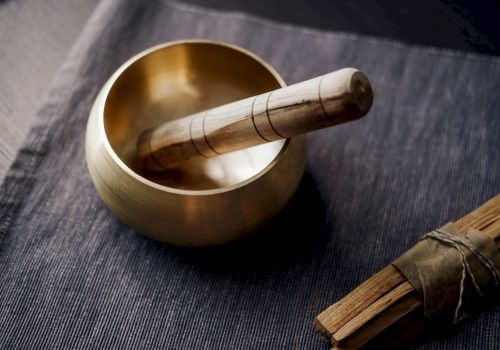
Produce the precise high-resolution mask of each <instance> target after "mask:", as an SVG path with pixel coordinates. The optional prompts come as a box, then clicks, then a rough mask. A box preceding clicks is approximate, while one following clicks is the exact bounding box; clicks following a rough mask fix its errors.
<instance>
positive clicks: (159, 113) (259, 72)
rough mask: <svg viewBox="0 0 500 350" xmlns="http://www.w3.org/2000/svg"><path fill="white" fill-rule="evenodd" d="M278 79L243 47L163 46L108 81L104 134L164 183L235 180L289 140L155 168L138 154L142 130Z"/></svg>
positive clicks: (129, 160) (190, 185) (127, 159)
mask: <svg viewBox="0 0 500 350" xmlns="http://www.w3.org/2000/svg"><path fill="white" fill-rule="evenodd" d="M279 87H281V86H280V83H279V81H278V78H277V76H275V75H274V74H273V73H272V72H271V71H270V70H268V69H267V68H266V67H265V66H264V65H263V64H262V63H260V62H259V61H258V59H256V58H253V57H252V56H250V55H248V54H246V53H245V52H243V51H240V50H238V49H234V48H231V47H229V46H225V45H221V44H215V43H208V42H184V43H178V44H174V45H170V46H166V47H162V48H160V49H158V50H155V51H153V52H151V53H149V54H147V55H145V56H143V57H141V58H140V59H138V60H137V61H135V62H133V63H132V64H131V65H130V66H129V67H128V68H126V70H125V71H124V72H123V73H122V74H121V75H120V76H119V77H118V78H117V79H116V81H115V82H114V83H113V85H112V86H111V89H110V91H109V94H108V96H107V97H106V102H105V107H104V128H105V132H106V136H107V138H108V141H109V143H110V144H111V147H112V148H113V150H114V151H115V153H116V154H117V155H118V157H120V159H121V160H122V161H123V162H124V163H125V164H126V165H127V166H128V167H129V168H130V169H132V170H133V171H134V172H136V173H137V174H139V175H140V176H143V177H145V178H148V179H149V180H151V181H154V182H156V183H158V184H160V185H164V186H168V187H174V188H180V189H187V190H206V189H216V188H221V187H226V186H230V185H234V184H237V183H239V182H241V181H245V180H247V179H248V178H250V177H252V176H254V175H256V174H258V173H259V172H260V171H262V170H263V169H264V168H265V167H266V166H267V165H268V164H269V163H270V162H271V161H272V160H273V159H274V158H275V157H276V156H277V155H278V153H279V152H280V151H281V149H282V148H283V147H284V145H285V142H284V140H281V141H276V142H272V143H268V144H264V145H260V146H256V147H252V148H249V149H245V150H241V151H236V152H232V153H228V154H225V155H222V156H219V157H215V158H211V159H206V160H202V161H199V162H196V163H190V164H189V165H185V166H183V167H181V168H178V169H175V170H169V171H165V172H161V173H156V172H149V171H148V170H147V169H146V168H145V167H144V165H143V163H142V162H141V161H140V160H139V159H138V157H137V154H136V145H137V140H138V138H139V135H140V134H141V133H142V132H143V131H144V130H146V129H148V128H151V127H154V126H157V125H159V124H161V123H164V122H166V121H168V120H172V119H176V118H180V117H183V116H186V115H189V114H192V113H196V112H199V111H202V110H206V109H209V108H213V107H216V106H219V105H222V104H225V103H228V102H232V101H236V100H239V99H242V98H245V97H249V96H253V95H257V94H260V93H263V92H266V91H270V90H274V89H277V88H279Z"/></svg>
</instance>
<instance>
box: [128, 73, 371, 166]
mask: <svg viewBox="0 0 500 350" xmlns="http://www.w3.org/2000/svg"><path fill="white" fill-rule="evenodd" d="M372 101H373V92H372V87H371V85H370V82H369V81H368V78H367V77H366V76H365V75H364V74H363V73H362V72H360V71H359V70H357V69H354V68H344V69H340V70H338V71H335V72H332V73H329V74H326V75H322V76H319V77H317V78H313V79H310V80H306V81H303V82H301V83H298V84H294V85H291V86H288V87H284V88H281V89H277V90H273V91H270V92H267V93H264V94H261V95H257V96H253V97H249V98H246V99H243V100H240V101H236V102H232V103H229V104H226V105H223V106H220V107H216V108H213V109H210V110H207V111H203V112H199V113H195V114H192V115H189V116H187V117H183V118H180V119H176V120H173V121H170V122H167V123H165V124H162V125H160V126H158V127H156V128H154V129H150V130H147V131H145V132H144V133H143V134H142V135H141V136H140V138H139V142H138V153H139V157H140V158H141V159H143V160H144V161H145V164H146V166H147V167H148V168H149V169H150V170H153V171H162V170H165V169H169V168H175V167H177V166H179V165H180V164H182V163H183V162H186V161H190V160H194V159H201V158H209V157H213V156H217V155H219V154H223V153H227V152H231V151H236V150H239V149H242V148H247V147H251V146H256V145H259V144H262V143H266V142H272V141H276V140H279V139H283V138H289V137H293V136H296V135H299V134H304V133H307V132H310V131H314V130H318V129H322V128H326V127H330V126H333V125H337V124H341V123H345V122H348V121H351V120H355V119H358V118H361V117H363V116H364V115H366V114H367V113H368V110H369V109H370V107H371V105H372Z"/></svg>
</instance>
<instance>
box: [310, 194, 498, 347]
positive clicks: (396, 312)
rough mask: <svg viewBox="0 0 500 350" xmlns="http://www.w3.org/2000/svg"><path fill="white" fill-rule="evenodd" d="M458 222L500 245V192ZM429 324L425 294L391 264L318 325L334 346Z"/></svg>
mask: <svg viewBox="0 0 500 350" xmlns="http://www.w3.org/2000/svg"><path fill="white" fill-rule="evenodd" d="M454 225H455V227H456V228H457V229H458V230H459V231H460V232H463V233H465V232H466V231H468V230H469V229H476V230H480V231H482V232H483V233H484V234H486V235H488V236H489V237H491V239H493V240H494V241H495V243H496V245H497V247H498V248H499V249H500V195H497V196H496V197H494V198H493V199H491V200H489V201H488V202H486V203H485V204H483V205H482V206H481V207H479V208H477V209H475V210H474V211H472V212H470V213H469V214H467V215H465V216H464V217H462V218H461V219H459V220H457V221H455V222H454ZM425 324H426V321H425V316H424V313H423V301H422V299H421V297H420V296H419V294H418V293H417V291H416V290H415V289H414V287H413V286H412V285H411V284H410V283H409V282H408V280H407V279H406V278H405V277H404V276H403V275H402V274H401V273H400V272H399V270H398V269H396V268H395V267H394V266H393V265H388V266H387V267H385V268H384V269H382V270H381V271H379V272H378V273H376V274H375V275H373V276H372V277H371V278H369V279H368V280H366V281H365V282H363V283H362V284H361V285H359V286H358V287H357V288H356V289H354V290H353V291H352V292H351V293H349V294H348V295H346V296H345V297H344V298H343V299H341V300H339V301H338V302H336V303H335V304H333V305H331V306H330V307H328V308H327V309H326V310H324V311H323V312H322V313H321V314H319V315H318V316H317V317H316V319H315V323H314V326H315V329H316V331H317V332H318V333H320V335H322V336H323V337H325V338H326V339H328V340H329V341H330V342H331V344H332V345H333V349H359V348H362V347H364V346H365V345H367V344H370V343H372V342H373V341H375V340H376V338H377V337H379V336H380V335H382V334H383V335H384V338H386V339H390V338H391V337H389V338H387V334H391V335H392V337H393V338H394V339H395V338H400V337H401V336H402V335H403V334H404V333H408V330H410V333H418V330H419V329H421V328H422V327H423V326H424V325H425ZM391 330H392V331H391Z"/></svg>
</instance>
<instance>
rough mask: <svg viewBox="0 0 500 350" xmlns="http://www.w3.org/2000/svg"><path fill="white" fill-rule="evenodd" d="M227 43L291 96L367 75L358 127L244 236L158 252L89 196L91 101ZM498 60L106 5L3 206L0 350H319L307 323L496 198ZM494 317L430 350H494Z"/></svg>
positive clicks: (475, 320)
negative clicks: (141, 56) (167, 48)
mask: <svg viewBox="0 0 500 350" xmlns="http://www.w3.org/2000/svg"><path fill="white" fill-rule="evenodd" d="M192 37H199V38H210V39H217V40H223V41H227V42H230V43H235V44H238V45H240V46H243V47H245V48H248V49H250V50H252V51H254V52H255V53H257V54H258V55H260V56H262V57H263V58H264V59H266V60H268V61H269V62H270V63H271V64H272V65H273V66H274V67H275V68H276V69H277V70H278V71H279V72H280V73H281V74H282V75H283V76H284V78H285V80H286V81H287V82H288V83H293V82H297V81H300V80H303V79H306V78H310V77H313V76H316V75H320V74H323V73H326V72H328V71H331V70H335V69H338V68H341V67H345V66H353V67H357V68H359V69H361V70H363V71H364V72H366V74H367V75H368V76H369V77H370V79H371V81H372V83H373V85H374V89H375V94H376V96H375V103H374V105H373V108H372V111H371V113H370V115H369V116H368V117H366V118H364V119H363V120H360V121H357V122H354V123H350V124H346V125H342V126H338V127H336V128H332V129H329V130H324V131H320V132H316V133H314V134H312V135H310V137H309V145H310V147H309V162H308V166H307V170H306V173H305V175H304V178H303V181H302V183H301V185H300V187H299V189H298V192H297V194H296V195H295V197H294V198H293V199H292V201H291V203H290V204H289V205H288V206H287V207H286V208H285V210H284V211H283V212H282V214H280V216H279V217H278V218H277V219H276V220H274V221H273V222H272V223H271V224H270V226H269V227H267V228H266V229H263V230H262V231H261V232H259V233H258V234H257V235H256V236H254V237H252V238H249V239H245V240H243V241H240V242H237V243H234V244H231V245H228V246H223V247H218V248H211V249H182V248H176V247H172V246H168V245H164V244H160V243H157V242H154V241H152V240H150V239H147V238H145V237H143V236H141V235H139V234H137V233H135V232H134V231H133V230H132V229H130V228H129V227H127V226H126V225H125V224H123V223H121V222H120V221H119V220H118V219H117V218H116V217H115V216H114V215H113V214H112V213H111V212H110V211H109V210H108V209H107V208H106V206H105V205H104V204H103V203H102V202H101V200H100V199H99V197H98V195H97V193H96V191H95V189H94V187H93V185H92V182H91V180H90V177H89V174H88V172H87V169H86V164H85V159H84V134H85V124H86V121H87V117H88V114H89V111H90V107H91V104H92V102H93V100H94V98H95V97H96V95H97V93H98V91H99V89H100V87H101V86H102V84H103V83H104V82H105V81H106V79H107V78H108V77H109V76H110V75H111V74H112V72H113V71H114V70H115V69H116V68H118V66H119V65H120V64H121V63H123V62H124V61H125V60H127V59H128V58H129V57H130V56H131V55H133V54H135V53H137V52H138V51H140V50H142V49H145V48H147V47H149V46H152V45H154V44H158V43H161V42H164V41H169V40H174V39H182V38H192ZM499 77H500V59H498V58H490V57H484V56H477V55H472V54H461V53H454V52H449V51H439V50H434V49H427V48H418V47H410V46H405V45H402V44H399V43H395V42H389V41H383V40H375V39H370V38H361V37H357V36H350V35H345V34H338V33H337V34H336V33H326V32H319V31H313V30H308V29H303V28H296V27H293V26H284V25H279V24H275V23H270V22H265V21H261V20H257V19H254V18H248V17H245V16H242V15H237V14H224V13H216V12H210V11H206V10H204V9H198V8H190V7H184V6H180V5H177V4H170V3H167V2H162V1H132V0H122V1H102V2H101V4H100V5H99V6H98V7H97V9H96V10H95V13H94V14H93V16H92V17H91V20H90V22H89V23H88V24H87V25H86V27H85V30H84V31H83V33H82V34H81V36H80V38H79V40H78V41H77V43H76V44H75V46H74V48H73V50H72V51H71V53H70V55H69V56H68V57H67V60H66V63H65V64H64V66H63V67H61V70H60V74H59V75H58V77H57V79H56V81H55V83H54V84H53V86H52V87H51V91H50V94H49V98H48V100H47V101H46V102H45V104H44V105H43V107H42V108H41V109H40V111H39V113H38V116H37V118H36V123H35V125H34V126H33V129H32V131H31V132H30V134H29V137H28V138H27V140H26V141H25V144H24V146H23V147H22V148H21V150H20V152H19V154H18V156H17V159H16V161H15V162H14V164H13V166H12V167H11V169H10V170H9V172H8V174H7V176H6V179H5V182H4V184H3V185H2V187H1V194H0V348H5V349H17V348H48V347H50V348H85V349H88V348H110V347H114V348H119V349H128V348H134V349H135V348H151V349H158V348H165V349H327V348H328V345H327V344H326V343H324V342H323V341H322V340H320V338H319V337H318V336H317V335H316V334H315V333H314V331H313V328H312V321H313V318H314V316H315V315H316V314H318V313H319V312H320V311H322V310H323V309H324V308H325V307H326V306H328V305H329V304H331V303H332V302H334V301H335V300H337V299H338V298H340V297H342V296H343V295H345V294H346V293H347V292H349V291H350V290H351V289H352V288H354V287H355V286H356V285H358V284H359V283H360V282H362V281H363V280H364V279H366V278H368V277H369V276H370V275H371V274H373V273H374V272H376V271H378V270H379V269H380V268H382V267H383V266H385V265H387V264H388V263H390V262H391V261H392V260H393V259H394V258H396V257H397V256H398V255H399V254H401V253H402V252H403V251H405V250H406V249H407V248H408V247H410V246H411V245H412V244H413V243H414V242H416V240H417V239H418V237H420V235H422V234H423V233H425V232H428V231H429V230H431V229H433V228H436V227H439V226H440V225H442V224H443V223H445V222H448V221H450V220H453V219H454V218H457V217H460V216H462V215H463V214H465V213H466V212H468V211H470V210H472V209H473V208H475V207H477V206H478V205H480V204H481V203H482V202H484V201H486V200H487V199H489V198H490V197H492V196H494V195H495V194H497V193H498V192H500V116H499V110H500V94H499V93H498V91H500V78H499ZM499 329H500V309H499V307H498V306H493V307H491V308H490V309H488V310H485V311H484V312H482V313H481V314H479V315H477V316H475V317H472V318H471V319H470V320H469V321H467V322H465V323H464V324H462V325H461V326H459V327H458V329H457V330H456V331H455V332H453V333H452V334H448V335H447V336H445V337H442V338H439V339H433V340H432V341H431V342H429V343H426V344H424V345H422V348H432V349H458V348H464V349H465V348H467V349H497V348H498V347H499V346H500V331H499Z"/></svg>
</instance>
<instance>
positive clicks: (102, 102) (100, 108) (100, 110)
mask: <svg viewBox="0 0 500 350" xmlns="http://www.w3.org/2000/svg"><path fill="white" fill-rule="evenodd" d="M184 44H210V45H216V46H222V47H225V48H229V49H232V50H235V51H238V52H239V53H242V54H244V55H247V56H249V57H250V58H252V59H253V60H255V61H256V62H257V63H259V64H261V65H262V66H263V67H264V68H265V69H267V70H268V71H269V72H270V73H271V74H272V76H273V77H274V78H275V79H276V81H277V82H278V84H279V85H281V87H285V86H286V83H285V81H284V80H283V78H282V77H281V75H280V74H279V73H278V72H277V71H276V69H274V68H273V67H272V66H271V65H270V64H269V63H267V62H266V61H264V59H262V58H261V57H259V56H258V55H256V54H254V53H253V52H251V51H249V50H247V49H244V48H242V47H240V46H237V45H234V44H229V43H226V42H222V41H217V40H208V39H182V40H174V41H169V42H166V43H162V44H158V45H155V46H152V47H150V48H147V49H145V50H143V51H141V52H139V53H137V54H135V55H134V56H132V57H131V58H129V59H128V60H127V61H125V62H124V63H123V64H122V65H120V67H119V68H118V69H117V70H116V71H115V72H114V73H113V74H112V75H111V77H110V78H109V79H108V80H107V82H106V83H105V84H104V86H103V88H102V90H101V91H100V92H99V94H98V97H97V101H96V102H97V106H96V107H97V111H96V113H97V117H98V121H97V124H98V133H99V134H100V135H101V140H103V142H102V143H103V145H104V147H105V149H106V151H107V153H108V154H109V155H110V157H111V158H112V159H113V161H114V162H115V163H116V164H117V165H118V166H119V167H120V168H121V170H123V171H124V172H125V173H126V174H127V175H129V176H131V177H132V178H134V179H135V180H137V181H139V182H141V183H143V184H144V185H146V186H149V187H153V188H155V189H156V190H160V191H162V192H167V193H170V194H179V195H189V196H206V195H216V194H221V193H225V192H229V191H233V190H235V189H238V188H241V187H244V186H246V185H248V184H249V183H251V182H254V181H255V180H257V179H258V178H260V177H262V176H263V175H265V174H266V173H267V172H269V171H270V170H271V168H272V167H274V165H275V164H276V163H277V162H278V161H279V160H280V158H282V157H283V155H284V153H285V152H286V150H287V149H288V147H289V144H290V141H291V139H290V138H287V139H284V140H285V142H284V143H283V146H282V147H281V149H280V151H279V152H278V154H277V155H276V156H275V157H274V158H273V159H272V160H271V161H270V162H269V164H267V165H266V167H264V169H262V170H261V171H259V172H258V173H257V174H255V175H253V176H251V177H249V178H248V179H245V180H243V181H240V182H237V183H235V184H233V185H230V186H225V187H220V188H213V189H207V190H187V189H180V188H175V187H170V186H165V185H160V184H158V183H156V182H154V181H151V180H148V179H147V178H145V177H143V176H141V175H139V174H137V173H136V172H135V171H133V170H132V169H131V168H130V167H129V166H128V165H126V164H125V162H123V161H122V160H121V158H120V157H119V156H118V155H117V154H116V152H115V151H114V149H113V147H112V146H111V144H110V143H109V140H108V137H107V135H106V129H105V127H104V109H105V106H106V101H107V98H108V95H109V92H110V91H111V89H112V87H113V86H114V84H115V82H116V80H117V79H118V78H119V77H120V76H121V75H122V74H123V73H124V72H125V71H126V70H127V69H128V68H129V67H130V66H132V65H133V64H134V63H136V62H137V61H139V60H140V59H142V58H144V57H146V56H148V55H150V54H153V53H154V52H156V51H159V50H162V49H164V48H167V47H171V46H176V45H184ZM91 113H92V112H91Z"/></svg>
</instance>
